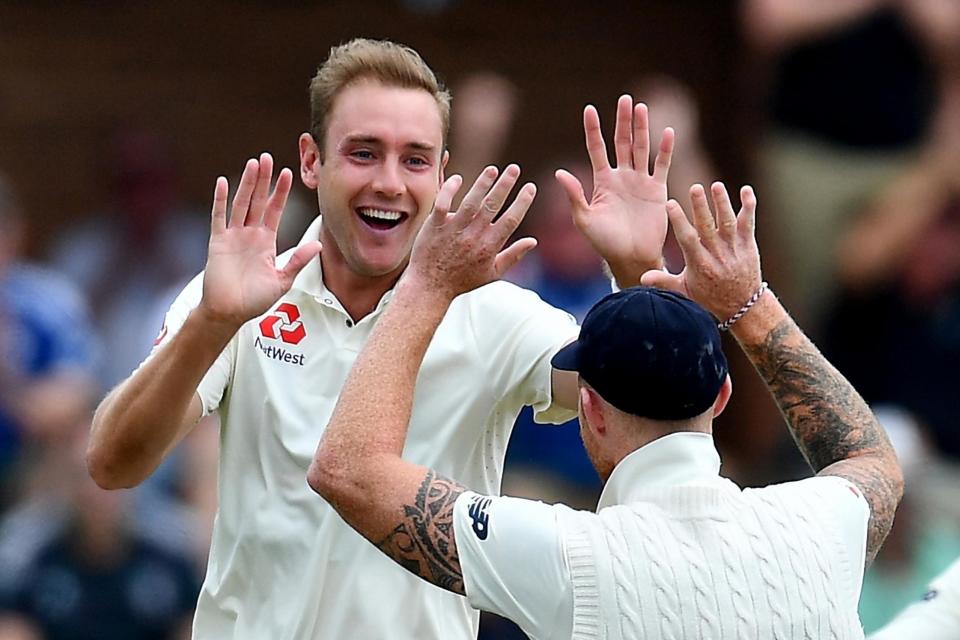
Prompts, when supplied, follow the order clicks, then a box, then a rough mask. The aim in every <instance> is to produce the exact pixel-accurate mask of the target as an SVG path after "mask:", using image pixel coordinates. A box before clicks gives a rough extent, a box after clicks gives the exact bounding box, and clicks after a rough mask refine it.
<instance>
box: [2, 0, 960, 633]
mask: <svg viewBox="0 0 960 640" xmlns="http://www.w3.org/2000/svg"><path fill="white" fill-rule="evenodd" d="M740 16H741V28H742V35H743V39H744V42H745V43H746V46H748V47H749V48H750V50H751V51H752V57H753V58H754V59H755V60H757V61H759V63H760V64H758V69H756V70H754V72H755V73H756V74H757V76H758V78H757V79H756V81H755V82H754V83H753V84H754V86H755V88H756V90H757V91H759V92H761V93H762V94H763V97H764V104H765V105H766V113H765V118H764V119H763V120H762V121H760V122H755V123H752V127H753V130H751V131H750V132H749V136H748V137H749V145H750V153H751V158H752V162H751V165H752V183H753V184H755V185H756V187H757V191H758V194H759V200H760V211H761V216H762V221H763V222H762V223H761V224H762V225H763V229H762V234H761V244H762V246H761V253H762V255H764V256H765V257H766V258H768V264H766V265H765V266H766V272H767V274H768V276H769V277H768V279H769V280H770V282H771V287H772V288H773V289H774V290H775V291H776V292H777V293H778V295H780V297H781V299H783V300H784V302H785V303H786V305H787V307H788V308H789V309H790V310H791V312H792V313H793V314H794V316H795V317H796V318H797V319H798V321H799V322H800V324H801V326H803V327H804V328H805V329H806V330H807V331H808V333H809V334H810V335H811V336H812V337H813V338H814V339H815V341H816V342H817V343H818V345H819V346H820V347H821V348H822V349H823V350H824V352H825V353H826V355H827V357H828V358H829V359H830V360H831V361H832V362H834V363H835V364H836V365H837V367H838V368H839V369H840V370H841V371H842V372H843V373H844V374H845V375H846V376H847V377H848V378H850V380H851V381H852V382H853V384H854V385H855V386H856V387H857V389H858V390H860V391H861V393H862V394H863V395H864V396H865V398H866V399H867V401H868V402H870V403H871V405H872V406H873V407H874V409H875V410H876V412H877V413H878V415H879V416H880V417H881V420H882V422H883V424H884V425H885V426H886V428H887V429H888V431H889V433H890V436H891V439H892V440H893V442H894V445H895V447H896V449H897V451H898V455H899V456H900V458H901V463H902V465H903V469H904V475H905V476H906V480H907V490H906V494H905V497H904V501H903V504H902V506H901V507H900V511H899V513H898V516H897V520H896V523H895V526H894V529H893V532H892V534H891V535H890V538H889V539H888V540H887V543H886V546H885V547H884V548H883V550H882V551H881V553H880V555H879V557H878V558H877V561H876V563H875V564H874V565H873V567H872V568H871V569H870V570H869V571H868V573H867V576H866V579H865V585H864V589H863V595H862V599H861V616H862V620H863V623H864V626H865V628H866V630H867V631H868V632H869V631H871V630H873V629H876V628H878V627H879V626H880V625H882V624H883V623H884V622H886V621H887V620H888V619H889V618H890V617H891V616H892V615H893V614H894V613H895V612H896V611H898V610H899V609H901V608H902V607H903V606H905V605H906V604H907V603H908V602H910V601H911V600H914V599H916V598H917V597H918V596H919V595H920V594H921V593H922V591H923V589H924V585H925V584H926V582H927V581H928V580H929V579H930V578H931V577H933V576H934V575H935V574H936V573H938V572H939V571H940V570H942V569H943V568H944V567H945V566H946V565H947V564H949V562H950V561H952V560H953V559H954V558H956V557H958V556H960V501H957V500H956V499H955V495H956V493H955V487H956V486H958V484H957V483H958V480H960V429H958V428H957V427H958V417H957V416H958V415H960V411H958V409H960V401H958V399H957V398H958V396H957V392H956V390H957V389H958V388H960V367H957V363H958V362H960V50H958V49H960V48H958V43H960V4H958V3H956V2H953V1H952V0H833V1H831V2H810V3H796V2H793V0H742V2H741V6H740ZM611 82H612V83H615V84H617V85H618V86H617V88H618V89H620V90H622V91H624V92H629V93H631V94H632V95H633V96H634V98H635V99H636V100H639V101H644V102H646V103H647V105H648V106H649V108H650V113H651V120H652V122H651V125H652V126H651V130H652V131H653V132H654V135H657V132H658V131H660V130H662V128H663V127H665V126H667V125H669V126H672V127H674V128H675V130H676V132H677V148H676V151H675V157H674V168H673V169H672V171H671V175H670V183H669V191H670V195H671V197H674V198H677V199H679V200H680V201H681V203H683V204H685V205H686V199H687V189H688V187H689V186H690V185H691V184H694V183H703V184H708V183H710V182H712V181H713V180H717V179H723V178H724V176H723V175H719V174H718V169H717V168H716V164H715V163H714V161H713V159H712V158H711V157H710V153H709V152H708V151H707V147H706V145H705V143H704V141H703V140H702V136H701V132H700V130H699V127H698V123H699V121H700V115H701V113H705V112H707V111H708V110H709V109H710V108H711V105H710V100H709V96H698V95H697V94H696V91H695V88H694V87H691V86H687V84H686V83H685V81H684V79H683V78H679V77H670V76H665V75H664V76H649V77H642V78H623V79H616V78H611ZM453 93H454V95H455V97H456V102H455V104H456V107H455V109H454V112H453V121H452V126H453V129H452V132H451V138H450V145H451V166H450V168H449V172H450V173H452V172H457V173H462V174H463V175H464V176H465V177H466V178H467V179H472V176H475V175H476V174H477V173H479V171H480V170H481V169H482V167H483V166H485V165H487V164H490V163H496V164H499V165H502V164H504V163H505V162H507V161H509V160H510V158H508V157H505V150H506V148H507V143H508V141H509V140H510V136H511V132H512V131H513V130H514V128H515V127H516V126H520V125H521V124H522V120H523V117H524V114H525V111H524V99H525V96H524V93H523V88H522V87H520V86H517V85H515V84H514V83H513V82H512V81H511V80H510V78H508V77H505V76H503V75H501V74H498V73H496V72H494V71H490V70H484V71H479V72H474V73H465V74H464V75H463V76H462V79H461V80H460V81H459V82H458V83H457V84H456V85H455V86H454V87H453ZM584 99H585V100H587V99H589V96H584ZM601 106H602V105H601ZM610 115H612V114H610ZM108 153H109V157H110V159H111V160H110V167H111V168H110V171H109V172H108V176H109V180H110V193H111V194H112V196H111V199H110V201H108V202H104V203H103V206H102V209H101V210H98V211H93V212H85V215H78V216H77V218H76V219H77V220H78V222H77V224H76V226H75V227H72V228H63V229H60V230H59V231H58V233H57V234H56V236H55V237H50V238H47V239H46V240H47V241H46V243H45V247H44V253H43V256H44V258H43V259H41V260H31V261H27V260H26V259H25V258H24V257H23V238H24V236H25V232H26V228H27V225H28V224H29V223H30V212H29V211H26V210H25V209H24V206H23V204H22V201H21V199H20V198H19V197H18V189H17V185H15V184H11V183H10V181H9V180H8V179H5V178H2V177H0V640H26V639H38V638H49V639H50V640H60V639H73V638H98V639H103V640H110V639H113V638H118V639H119V638H124V639H132V638H149V639H157V640H161V639H173V638H187V637H189V624H190V619H191V614H192V610H193V606H194V603H195V600H196V596H197V593H198V590H199V584H200V581H201V579H202V576H203V571H204V567H205V563H206V552H207V548H208V545H209V535H210V527H211V525H212V518H213V513H214V510H215V504H216V492H217V490H216V477H217V476H216V468H217V446H218V439H217V438H218V433H217V425H216V421H215V418H208V419H205V421H204V422H202V423H201V424H200V425H199V426H198V427H197V428H196V429H195V430H194V431H193V433H192V434H191V435H190V436H189V437H188V438H187V439H186V440H185V441H184V442H183V444H182V445H181V446H180V447H179V450H178V451H177V452H176V453H175V454H174V455H173V456H172V457H171V458H170V459H169V460H168V461H167V462H165V463H164V465H163V466H162V467H161V468H160V470H159V471H158V472H157V473H156V474H154V476H153V477H152V478H151V479H150V481H149V482H147V483H146V484H145V485H144V486H141V487H138V488H136V489H131V490H125V491H117V492H105V491H102V490H100V489H98V488H97V487H96V486H95V485H94V484H93V482H92V480H90V478H89V476H88V475H87V473H86V469H85V465H84V447H85V443H86V433H87V430H88V428H89V423H90V419H91V415H92V412H93V410H94V408H95V407H96V404H97V403H98V401H99V399H100V398H102V396H103V395H104V394H105V393H107V392H108V391H109V390H110V389H111V388H112V387H113V386H114V385H115V384H117V383H118V382H119V381H120V380H122V379H123V378H125V377H126V376H127V375H129V373H130V372H131V371H132V370H133V369H135V368H136V367H137V366H138V364H139V363H140V362H141V361H142V359H143V358H144V357H145V356H146V355H147V353H149V351H150V349H151V347H152V345H153V342H154V339H155V337H156V332H157V331H158V330H159V328H160V327H161V326H162V323H163V315H164V312H165V311H166V309H167V307H168V306H169V304H170V302H171V301H172V300H173V298H174V296H175V295H176V294H177V292H179V291H180V289H181V288H182V287H183V285H184V284H185V283H186V282H187V281H188V280H189V279H190V278H191V277H192V276H193V275H195V274H196V273H197V272H199V271H200V270H201V269H202V268H203V264H204V260H205V251H206V241H207V231H208V229H207V215H206V213H205V210H206V208H207V204H206V203H200V202H184V201H183V199H182V198H181V196H180V190H179V187H178V178H179V176H178V166H177V163H176V161H175V159H174V157H173V155H172V154H171V152H170V150H169V148H168V147H167V144H166V141H165V140H164V139H163V138H162V137H161V136H159V135H158V134H156V133H155V132H152V131H148V130H120V131H117V132H116V136H115V138H114V140H113V141H112V142H111V144H110V147H109V151H108ZM239 160H241V159H238V164H239ZM5 161H9V159H0V169H2V163H3V162H5ZM542 161H543V162H542V165H541V166H542V174H540V175H538V176H537V177H536V178H534V179H535V181H536V182H537V184H538V187H539V195H538V197H537V200H536V202H535V204H534V207H533V209H532V210H531V213H530V214H529V216H528V218H527V220H526V221H525V223H524V228H523V229H521V233H523V234H524V235H533V236H535V237H537V238H538V240H539V246H538V249H537V251H536V252H534V254H532V255H531V256H529V257H528V258H527V259H526V260H525V261H524V262H523V263H522V264H521V265H520V266H519V267H518V268H517V269H516V270H515V271H514V272H513V273H511V274H510V278H511V279H513V280H515V281H516V282H517V283H518V284H520V285H522V286H524V287H527V288H529V289H532V290H534V291H536V292H537V293H538V294H539V295H540V296H541V297H543V298H544V299H545V300H546V301H547V302H549V303H551V304H553V305H555V306H558V307H560V308H563V309H565V310H567V311H568V312H569V313H571V314H572V315H574V316H576V317H577V318H578V319H582V318H583V316H584V315H585V313H586V311H587V310H588V309H589V308H590V306H591V305H592V304H593V302H595V301H596V300H598V299H599V298H600V297H601V296H603V295H604V294H605V293H607V292H609V290H610V279H609V278H608V276H606V275H605V274H604V271H603V266H602V265H601V263H600V261H599V259H598V257H597V256H596V254H595V253H594V252H593V250H592V249H591V247H590V246H589V244H588V243H587V242H586V240H585V239H584V238H583V237H582V236H581V235H580V234H579V233H578V232H577V230H576V229H575V227H574V225H573V222H572V220H571V214H570V208H569V203H568V201H567V199H566V196H565V194H564V192H563V190H562V189H561V188H560V187H559V185H558V184H557V183H556V181H555V180H554V178H553V175H552V172H553V169H555V168H558V167H563V168H565V169H567V170H569V171H571V172H572V173H574V174H575V175H577V176H578V177H579V178H580V179H581V181H582V182H583V183H584V186H585V188H586V189H589V188H590V168H589V165H588V164H587V159H586V154H585V153H584V152H582V150H581V149H580V148H571V149H570V150H569V153H568V154H567V155H566V156H563V157H557V158H543V159H542ZM301 198H302V200H300V201H298V200H297V199H296V198H294V199H293V200H292V201H291V203H290V205H289V206H288V212H287V214H286V218H285V221H284V227H283V229H282V233H281V236H282V237H281V240H280V243H281V244H282V245H283V246H281V247H280V249H281V250H282V249H285V248H287V247H289V246H291V245H292V244H293V243H294V242H295V240H296V238H298V237H299V234H300V232H301V231H302V229H303V228H304V227H305V226H306V225H307V224H308V223H309V221H310V220H311V219H312V217H313V216H314V215H315V212H314V211H313V209H312V207H313V205H311V204H308V201H307V198H306V197H305V196H301ZM81 213H83V212H81ZM665 257H666V261H667V265H668V268H669V269H670V270H671V271H677V270H679V269H680V268H682V266H683V265H682V256H681V255H680V254H679V251H678V250H677V248H676V244H675V242H674V241H673V240H672V239H671V238H668V241H667V245H666V248H665ZM728 348H729V350H731V351H732V350H735V348H736V347H735V345H733V344H732V343H731V344H729V345H728ZM736 366H737V364H736V360H734V367H735V369H734V382H735V386H736V387H737V391H736V394H737V395H739V396H741V397H742V398H745V399H743V400H741V404H740V405H739V406H740V409H739V411H735V412H733V413H734V415H733V417H731V418H728V419H727V420H726V421H725V422H721V432H719V433H718V434H717V437H718V441H719V443H720V446H721V453H722V454H723V455H724V461H725V471H726V474H727V475H729V476H731V477H733V478H735V479H737V480H739V481H740V482H742V483H743V484H745V485H751V484H765V483H768V482H772V481H778V480H786V479H793V478H795V477H797V476H800V475H804V474H805V473H808V472H806V471H805V470H804V468H803V463H802V460H799V459H798V454H797V453H795V451H794V449H795V448H794V447H793V445H792V443H791V442H789V438H788V437H787V431H786V430H785V429H784V428H782V424H781V423H780V421H779V417H778V416H777V415H776V413H775V412H774V410H772V404H770V403H769V402H768V401H766V399H765V398H764V397H763V392H762V391H760V385H759V381H758V380H756V379H755V376H754V374H753V373H752V371H750V370H749V369H747V368H745V367H743V365H742V364H741V366H740V370H739V371H738V370H736ZM725 431H729V432H730V433H724V432H725ZM745 443H749V446H747V445H745ZM599 490H600V484H599V480H598V479H597V477H596V475H595V473H594V472H593V469H592V467H591V465H590V463H589V461H588V460H587V458H586V455H585V453H584V451H583V447H582V444H581V442H580V439H579V436H578V426H577V424H576V421H573V422H571V423H567V424H565V425H562V426H558V427H546V426H541V425H535V424H534V423H533V421H532V417H531V416H530V415H529V413H524V414H522V415H521V417H520V419H519V421H518V424H517V426H516V428H515V430H514V434H513V437H512V441H511V444H510V448H509V453H508V458H507V465H506V476H505V480H504V487H503V492H504V493H507V494H513V495H521V496H526V497H536V498H540V499H543V500H545V501H549V502H554V501H561V500H562V501H564V502H567V503H568V504H572V505H575V506H579V507H582V508H586V509H593V508H594V507H595V504H596V499H597V496H598V495H599ZM481 637H484V638H512V637H523V636H522V634H520V632H519V631H516V630H515V629H513V628H512V627H511V626H510V625H508V624H507V623H505V622H503V621H500V620H499V619H494V618H493V617H485V618H484V622H483V626H482V631H481Z"/></svg>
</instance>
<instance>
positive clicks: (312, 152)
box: [299, 133, 322, 189]
mask: <svg viewBox="0 0 960 640" xmlns="http://www.w3.org/2000/svg"><path fill="white" fill-rule="evenodd" d="M299 145H300V180H302V181H303V184H304V185H305V186H306V187H307V188H309V189H316V188H317V185H318V184H320V179H319V177H318V176H317V169H318V168H319V167H320V165H321V164H322V162H321V160H320V149H319V148H317V143H316V141H315V140H314V139H313V136H312V135H310V134H309V133H301V134H300V140H299Z"/></svg>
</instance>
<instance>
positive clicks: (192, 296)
mask: <svg viewBox="0 0 960 640" xmlns="http://www.w3.org/2000/svg"><path fill="white" fill-rule="evenodd" d="M202 295H203V273H200V274H199V275H198V276H196V277H195V278H194V279H193V280H191V281H190V282H189V283H188V284H187V286H186V287H184V289H183V291H181V292H180V295H178V296H177V299H176V300H174V301H173V304H171V305H170V309H169V310H168V311H167V313H166V316H164V320H163V326H162V327H161V329H160V334H159V335H158V336H157V339H156V341H155V342H154V344H153V349H151V351H150V353H149V355H147V357H146V358H145V359H144V361H143V362H142V363H140V366H141V367H142V366H143V365H144V364H146V363H147V362H149V361H150V359H151V358H152V357H153V356H154V355H155V354H156V353H157V351H158V350H159V349H161V348H162V347H163V346H164V345H165V344H167V343H168V342H170V340H171V339H172V338H173V336H175V335H176V334H177V332H178V331H180V328H181V327H182V326H183V323H184V322H186V321H187V316H189V315H190V312H191V311H193V310H194V309H195V308H196V307H197V305H199V304H200V298H201V296H202ZM236 343H237V339H236V337H234V338H233V340H231V341H230V344H228V345H227V347H226V349H224V350H223V352H221V353H220V355H219V356H218V357H217V359H216V360H215V361H214V363H213V365H211V367H210V369H209V370H208V371H207V373H206V375H204V376H203V379H202V380H201V381H200V385H199V386H198V387H197V395H198V396H200V400H201V402H202V403H203V415H205V416H206V415H209V414H210V413H213V412H214V411H216V409H217V407H219V406H220V400H221V399H222V398H223V393H224V391H225V390H226V388H227V385H228V384H229V382H230V379H231V377H232V375H233V363H234V359H235V357H236Z"/></svg>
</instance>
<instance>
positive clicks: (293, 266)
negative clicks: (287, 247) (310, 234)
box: [280, 240, 321, 290]
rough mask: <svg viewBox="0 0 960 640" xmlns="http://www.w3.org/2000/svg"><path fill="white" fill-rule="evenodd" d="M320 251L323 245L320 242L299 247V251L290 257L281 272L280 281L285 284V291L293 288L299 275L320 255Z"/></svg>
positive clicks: (316, 241)
mask: <svg viewBox="0 0 960 640" xmlns="http://www.w3.org/2000/svg"><path fill="white" fill-rule="evenodd" d="M320 249H321V245H320V242H319V241H318V240H314V241H313V242H308V243H306V244H304V245H301V246H299V247H297V250H296V251H294V252H293V255H292V256H290V260H289V261H288V262H287V264H286V265H284V267H283V269H281V270H280V281H281V282H282V283H283V287H284V289H285V290H289V289H290V287H291V286H293V281H294V280H295V279H296V277H297V274H299V273H300V272H301V271H302V270H303V268H304V267H305V266H307V265H308V264H309V263H310V261H311V260H313V259H314V258H316V257H317V256H318V255H319V254H320Z"/></svg>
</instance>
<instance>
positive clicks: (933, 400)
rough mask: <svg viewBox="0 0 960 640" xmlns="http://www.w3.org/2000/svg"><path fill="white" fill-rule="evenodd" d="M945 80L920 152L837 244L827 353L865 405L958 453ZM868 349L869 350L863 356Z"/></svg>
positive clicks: (959, 123)
mask: <svg viewBox="0 0 960 640" xmlns="http://www.w3.org/2000/svg"><path fill="white" fill-rule="evenodd" d="M957 70H958V67H954V68H953V73H948V74H945V76H946V77H947V78H948V84H947V86H946V87H945V90H944V99H943V103H942V106H941V108H940V110H939V112H938V115H937V118H936V122H935V126H934V127H933V130H932V132H931V136H930V140H929V142H928V144H927V145H926V147H925V148H924V149H923V151H922V154H921V158H920V159H919V160H918V161H917V162H916V163H914V164H913V165H912V166H911V167H909V168H908V169H907V170H905V171H904V172H902V173H901V174H900V175H898V176H897V177H895V179H893V180H892V181H891V182H890V183H889V184H888V185H887V186H886V187H885V188H884V189H883V190H882V191H881V192H880V193H879V194H878V195H877V196H876V197H875V198H874V200H873V201H872V203H870V205H869V206H868V207H867V208H866V209H865V210H864V211H862V213H861V214H860V215H859V217H857V218H856V219H855V220H854V221H853V223H852V225H851V226H850V229H849V230H848V231H847V232H846V233H845V234H843V235H842V236H841V237H840V240H839V242H838V253H837V262H838V264H839V272H838V278H837V281H838V283H839V284H840V287H841V290H842V295H841V297H840V299H839V301H838V303H837V305H836V308H835V309H834V310H833V312H832V314H831V316H830V320H829V322H828V325H827V335H826V341H825V343H824V347H825V350H826V351H827V353H828V354H829V355H830V357H831V358H832V359H833V360H834V362H835V363H836V365H837V367H838V368H839V369H840V370H841V371H843V372H844V373H845V374H846V375H847V376H849V378H850V379H851V381H853V383H854V384H856V385H857V388H858V389H861V391H862V393H863V395H864V397H865V398H866V399H867V401H868V402H871V403H874V404H877V403H885V404H891V405H896V406H899V407H901V408H903V409H906V410H907V411H909V412H910V413H912V414H913V415H914V416H916V417H917V418H918V419H919V420H920V422H921V423H923V424H925V425H926V426H927V427H928V428H929V429H930V433H931V435H932V436H933V439H934V442H935V444H936V446H937V449H938V451H940V452H941V453H943V454H946V455H948V456H950V457H951V458H952V459H954V460H957V459H958V458H960V430H958V429H957V423H956V420H957V402H956V393H957V389H958V388H960V370H958V368H957V363H958V362H960V74H958V73H957ZM864 354H869V357H864Z"/></svg>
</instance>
